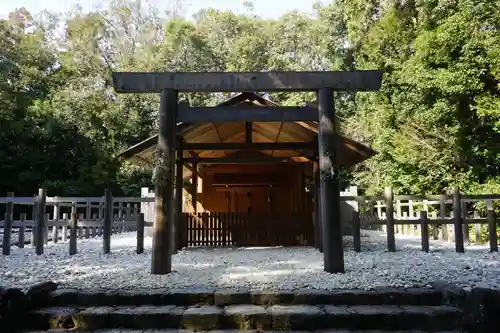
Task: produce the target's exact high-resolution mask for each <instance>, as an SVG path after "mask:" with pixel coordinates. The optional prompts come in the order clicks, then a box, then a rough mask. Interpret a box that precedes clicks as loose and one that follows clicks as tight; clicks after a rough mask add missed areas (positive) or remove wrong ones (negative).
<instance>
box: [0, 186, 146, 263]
mask: <svg viewBox="0 0 500 333" xmlns="http://www.w3.org/2000/svg"><path fill="white" fill-rule="evenodd" d="M40 193H41V194H40V195H37V196H33V197H14V196H13V194H12V193H10V194H9V196H7V197H0V205H2V204H3V205H5V218H4V219H3V220H0V228H1V230H2V231H3V235H2V237H1V240H2V253H3V254H4V255H9V254H10V251H11V245H17V246H18V247H19V248H23V247H24V245H25V244H31V245H33V246H34V247H35V248H36V252H37V254H43V252H44V245H46V244H48V243H49V241H51V242H54V243H57V242H58V241H60V240H61V241H67V240H69V252H70V254H75V253H76V251H77V247H76V242H77V239H84V238H91V237H98V236H99V237H103V248H104V252H109V241H110V235H111V234H116V233H120V232H127V231H138V232H142V233H144V227H145V226H148V225H151V223H147V222H144V217H143V215H142V214H141V212H140V203H141V202H153V201H154V198H126V197H112V196H111V195H110V198H109V201H108V202H106V198H105V197H47V196H46V195H45V191H44V190H40ZM40 207H41V208H40ZM107 216H108V218H107ZM139 229H141V230H142V231H140V230H139ZM142 238H143V237H142ZM141 243H142V244H143V239H142V241H141ZM139 245H140V244H139ZM141 247H142V246H140V247H138V251H139V252H142V249H141Z"/></svg>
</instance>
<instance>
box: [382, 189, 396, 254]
mask: <svg viewBox="0 0 500 333" xmlns="http://www.w3.org/2000/svg"><path fill="white" fill-rule="evenodd" d="M384 198H385V207H386V208H385V216H386V224H387V250H388V251H389V252H396V237H395V236H394V205H393V200H394V196H393V194H392V188H391V187H386V188H385V191H384Z"/></svg>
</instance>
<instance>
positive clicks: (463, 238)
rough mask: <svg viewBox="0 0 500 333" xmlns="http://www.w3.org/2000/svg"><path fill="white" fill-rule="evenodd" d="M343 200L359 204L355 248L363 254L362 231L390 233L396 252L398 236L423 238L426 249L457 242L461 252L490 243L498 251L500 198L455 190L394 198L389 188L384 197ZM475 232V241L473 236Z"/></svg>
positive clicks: (389, 245)
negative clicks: (499, 203)
mask: <svg viewBox="0 0 500 333" xmlns="http://www.w3.org/2000/svg"><path fill="white" fill-rule="evenodd" d="M341 200H353V201H356V202H358V205H359V210H358V211H357V212H353V218H352V227H353V235H354V236H355V237H354V238H355V240H354V241H355V248H356V249H357V250H359V229H373V228H374V227H375V228H379V227H382V228H381V229H382V230H383V231H384V232H386V233H387V248H388V250H389V251H395V246H396V245H395V234H398V233H400V234H406V235H414V236H421V240H422V249H423V250H424V251H428V248H429V239H434V240H444V241H453V242H454V243H455V249H456V251H457V252H464V245H465V243H470V242H471V241H474V242H475V243H478V244H482V243H484V242H485V241H488V242H489V245H490V251H497V250H498V245H497V242H498V235H497V226H498V223H497V218H496V214H495V211H494V209H493V202H494V201H496V200H500V195H498V194H487V195H485V194H483V195H463V194H461V193H460V191H459V189H458V188H455V190H454V193H453V194H452V195H393V193H392V190H391V189H390V188H387V189H386V190H385V193H384V195H383V196H351V197H348V196H346V197H342V198H341ZM471 231H473V235H474V236H475V237H473V238H474V239H471V237H470V234H471Z"/></svg>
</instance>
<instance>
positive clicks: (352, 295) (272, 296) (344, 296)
mask: <svg viewBox="0 0 500 333" xmlns="http://www.w3.org/2000/svg"><path fill="white" fill-rule="evenodd" d="M442 298H443V297H442V293H441V292H440V291H438V290H436V289H431V288H410V289H397V288H380V289H376V290H371V291H364V290H335V291H326V290H312V289H302V290H297V291H295V292H291V291H290V292H249V291H247V290H243V289H239V290H231V289H223V290H215V289H155V290H143V291H141V290H133V291H126V290H119V291H108V292H97V291H77V290H69V289H58V290H55V291H54V292H52V293H51V295H50V300H49V301H48V304H47V305H54V306H60V305H80V306H104V305H109V306H118V305H184V306H189V305H220V306H224V305H235V304H254V305H280V304H288V305H302V304H303V305H321V304H333V305H440V304H442Z"/></svg>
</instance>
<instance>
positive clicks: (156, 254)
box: [151, 90, 178, 274]
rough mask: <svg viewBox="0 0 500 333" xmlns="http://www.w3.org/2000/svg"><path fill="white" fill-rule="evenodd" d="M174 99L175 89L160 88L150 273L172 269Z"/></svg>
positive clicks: (175, 112) (163, 272)
mask: <svg viewBox="0 0 500 333" xmlns="http://www.w3.org/2000/svg"><path fill="white" fill-rule="evenodd" d="M177 100H178V93H177V91H175V90H164V91H162V93H161V99H160V117H159V130H158V170H157V173H156V180H155V207H156V218H155V221H154V224H153V251H152V258H151V274H168V273H170V272H171V271H172V253H171V240H172V231H173V230H172V229H173V228H172V227H173V224H172V222H173V219H174V203H173V201H174V200H173V199H174V198H173V195H174V168H175V149H174V147H175V128H176V121H175V116H176V114H177V105H178V104H177Z"/></svg>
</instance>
